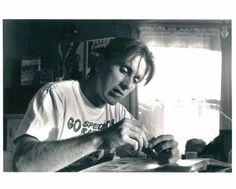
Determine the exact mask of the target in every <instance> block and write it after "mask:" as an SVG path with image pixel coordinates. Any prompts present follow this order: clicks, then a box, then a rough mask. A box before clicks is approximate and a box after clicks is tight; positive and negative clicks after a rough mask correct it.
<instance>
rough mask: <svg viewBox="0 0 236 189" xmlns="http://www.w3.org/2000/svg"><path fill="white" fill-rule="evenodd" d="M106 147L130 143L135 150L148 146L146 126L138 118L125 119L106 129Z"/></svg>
mask: <svg viewBox="0 0 236 189" xmlns="http://www.w3.org/2000/svg"><path fill="white" fill-rule="evenodd" d="M104 139H105V147H107V148H117V147H119V146H122V145H124V144H130V145H131V146H132V147H133V148H134V150H139V151H141V149H142V148H143V147H144V148H147V147H148V140H147V136H146V131H145V128H144V126H143V125H142V124H141V123H140V122H139V121H138V120H131V119H127V118H125V119H123V120H121V121H119V122H118V123H116V124H115V125H113V126H111V127H109V128H108V129H106V130H104Z"/></svg>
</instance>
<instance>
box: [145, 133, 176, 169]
mask: <svg viewBox="0 0 236 189" xmlns="http://www.w3.org/2000/svg"><path fill="white" fill-rule="evenodd" d="M148 147H149V148H148V151H147V149H144V150H143V151H144V152H145V153H146V154H148V155H150V156H151V158H153V159H156V160H157V162H158V163H159V164H168V163H171V164H173V163H176V162H177V161H178V160H179V158H180V156H179V150H178V143H177V142H176V141H175V140H174V137H173V136H172V135H160V136H158V137H156V138H152V139H151V140H150V141H149V146H148Z"/></svg>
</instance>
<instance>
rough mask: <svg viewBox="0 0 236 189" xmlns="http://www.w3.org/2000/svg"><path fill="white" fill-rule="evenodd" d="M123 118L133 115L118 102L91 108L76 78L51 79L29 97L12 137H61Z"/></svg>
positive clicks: (93, 128) (106, 125)
mask: <svg viewBox="0 0 236 189" xmlns="http://www.w3.org/2000/svg"><path fill="white" fill-rule="evenodd" d="M123 118H130V119H131V118H133V117H132V115H131V114H130V113H129V112H128V111H127V110H126V109H125V107H124V106H123V105H121V104H120V103H117V104H115V105H109V104H106V105H105V106H103V107H99V108H98V107H95V106H94V105H92V104H91V103H90V102H89V101H88V99H87V98H86V97H85V96H84V94H83V92H82V91H81V88H80V84H79V82H78V81H74V80H68V81H60V82H52V83H48V84H46V85H45V86H43V87H42V88H41V89H40V90H39V91H38V93H37V94H36V95H35V96H34V97H33V99H32V100H31V102H30V104H29V106H28V109H27V112H26V113H25V116H24V118H23V120H22V122H21V124H20V126H19V129H18V131H17V132H16V135H15V139H16V138H18V137H20V136H22V135H25V134H27V135H31V136H33V137H36V138H37V139H38V140H40V141H52V140H62V139H67V138H71V137H75V136H79V135H83V134H85V133H90V132H94V131H99V130H102V129H105V128H107V127H110V126H111V125H113V124H114V123H116V122H118V121H120V120H122V119H123Z"/></svg>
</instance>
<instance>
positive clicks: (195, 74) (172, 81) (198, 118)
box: [138, 46, 221, 154]
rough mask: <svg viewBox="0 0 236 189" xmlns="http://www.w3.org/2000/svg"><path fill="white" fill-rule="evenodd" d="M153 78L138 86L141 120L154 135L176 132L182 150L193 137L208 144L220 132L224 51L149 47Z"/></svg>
mask: <svg viewBox="0 0 236 189" xmlns="http://www.w3.org/2000/svg"><path fill="white" fill-rule="evenodd" d="M150 50H151V51H152V52H153V54H154V57H155V63H156V73H155V76H154V78H153V80H152V81H151V82H150V83H149V84H148V85H147V86H144V87H139V88H138V101H139V105H138V107H139V110H138V113H139V115H138V116H139V120H140V121H142V122H143V123H144V124H145V125H146V127H147V128H148V130H149V132H150V133H152V134H153V135H155V136H158V135H160V134H173V135H174V136H175V138H176V140H177V141H178V142H179V148H180V151H181V153H182V154H183V153H184V150H185V144H186V142H187V140H189V139H191V138H198V139H203V140H204V141H205V142H206V143H209V142H210V141H211V140H212V139H213V138H215V137H216V136H217V135H218V134H219V104H220V91H221V52H220V51H211V50H207V49H200V48H199V49H198V48H164V47H153V46H150Z"/></svg>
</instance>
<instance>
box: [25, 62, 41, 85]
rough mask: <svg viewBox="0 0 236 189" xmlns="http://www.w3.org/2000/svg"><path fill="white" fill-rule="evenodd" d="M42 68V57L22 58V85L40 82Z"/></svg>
mask: <svg viewBox="0 0 236 189" xmlns="http://www.w3.org/2000/svg"><path fill="white" fill-rule="evenodd" d="M40 70H41V59H27V58H26V59H22V60H21V85H22V86H24V85H35V84H39V80H40V79H39V77H40V76H39V75H40Z"/></svg>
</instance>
